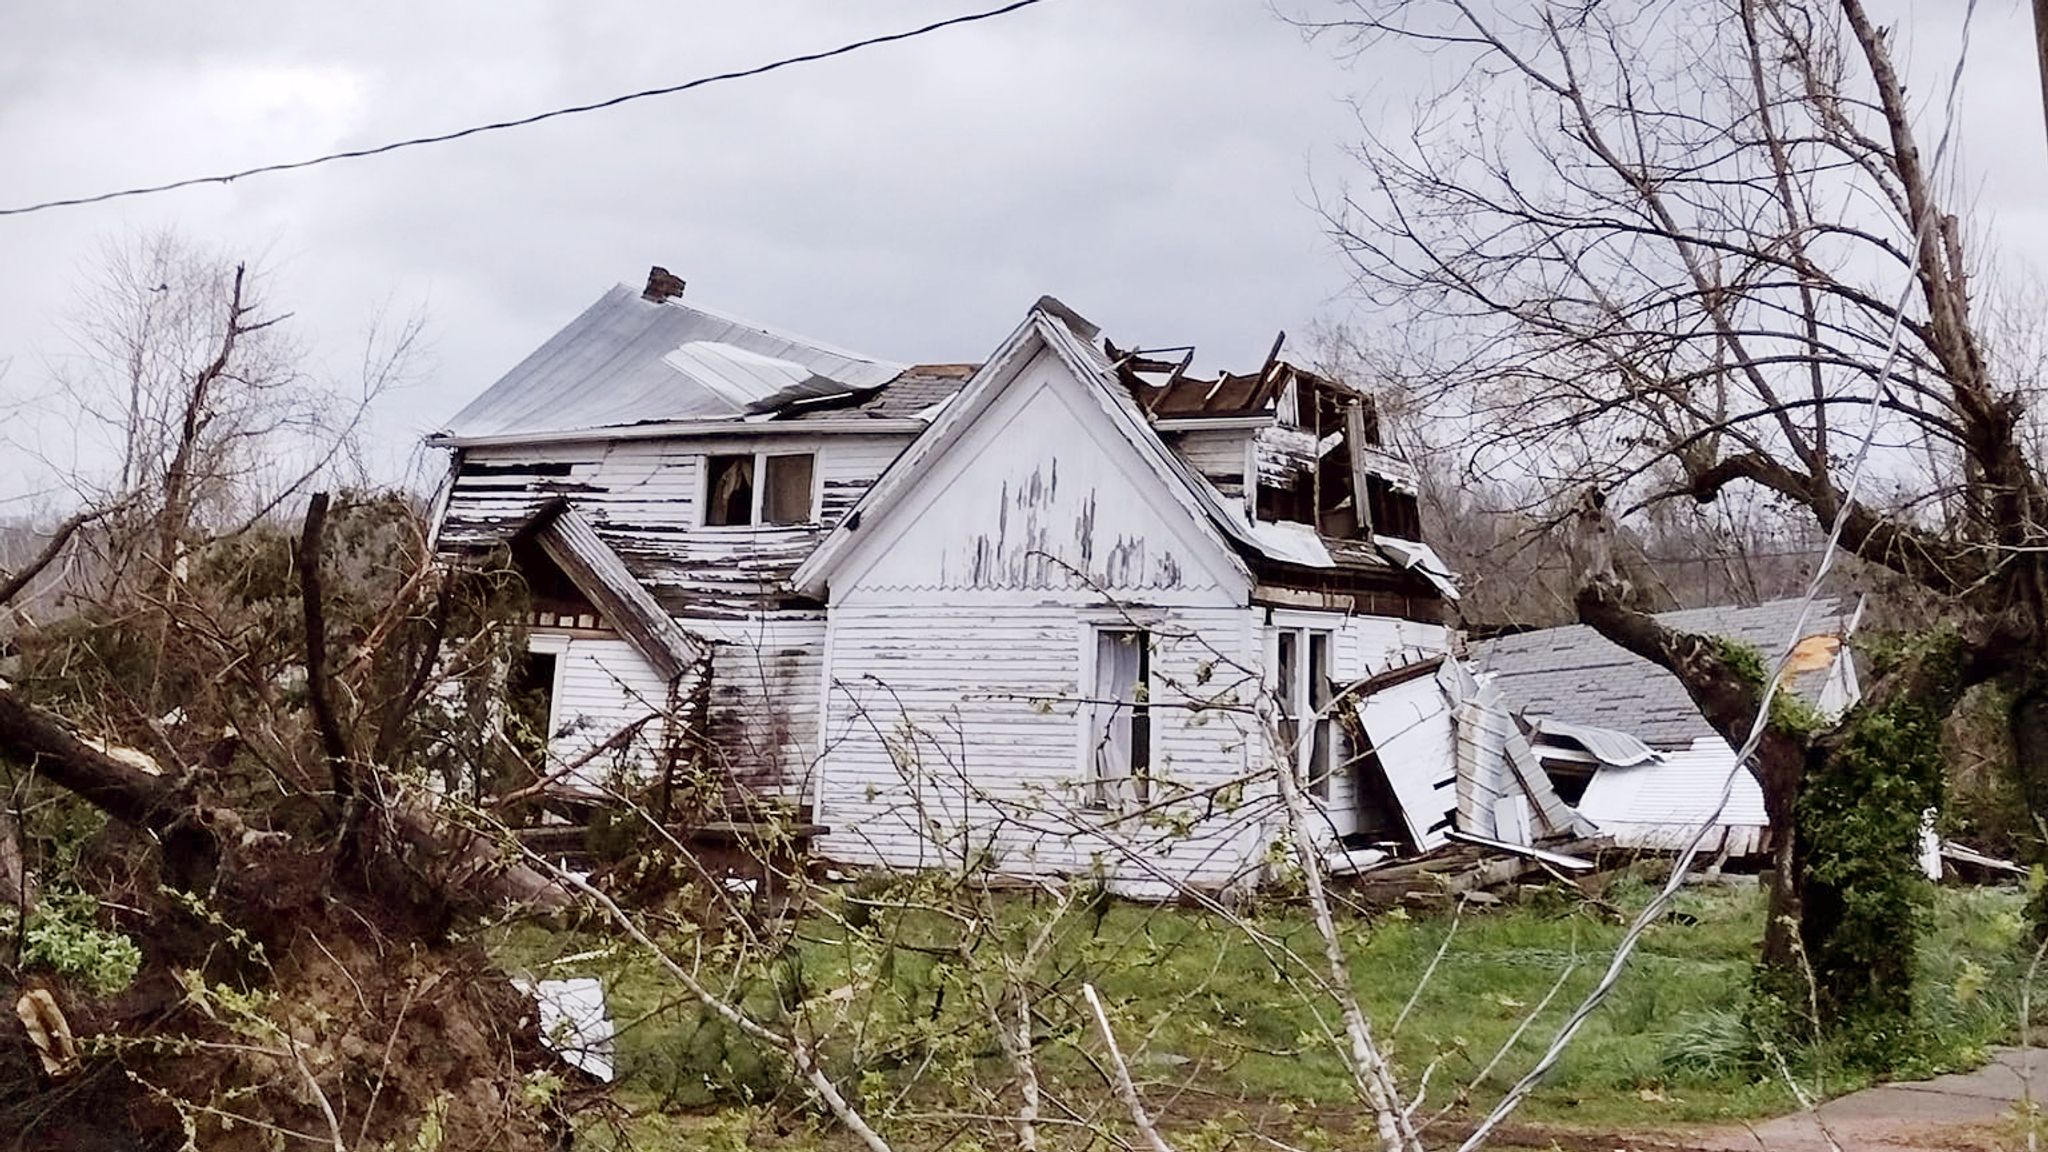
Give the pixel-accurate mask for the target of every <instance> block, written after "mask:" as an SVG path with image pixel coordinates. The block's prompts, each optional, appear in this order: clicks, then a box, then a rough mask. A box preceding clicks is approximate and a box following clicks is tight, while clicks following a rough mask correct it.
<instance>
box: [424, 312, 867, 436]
mask: <svg viewBox="0 0 2048 1152" xmlns="http://www.w3.org/2000/svg"><path fill="white" fill-rule="evenodd" d="M904 370H905V368H904V365H901V364H894V363H891V362H889V361H885V360H878V359H875V358H873V357H870V356H863V355H860V354H858V353H854V352H848V351H845V350H843V349H839V348H834V347H832V346H830V345H828V344H824V343H821V342H819V341H817V340H813V339H810V338H809V337H805V336H797V335H794V334H792V333H788V332H782V331H778V330H776V329H773V328H770V327H767V326H766V325H763V324H756V323H754V322H752V321H748V320H742V319H739V318H738V317H735V316H728V315H725V314H724V313H720V312H714V311H712V310H711V309H708V308H700V307H697V306H695V305H691V304H684V303H682V302H681V301H680V300H678V299H667V300H649V299H647V298H646V297H645V296H643V295H642V294H641V293H640V292H638V291H635V290H634V289H633V288H630V287H628V286H626V285H624V284H620V285H617V286H616V287H614V288H612V289H611V290H610V291H609V292H606V293H605V294H604V295H603V296H601V297H599V298H598V300H597V302H596V303H594V304H592V305H591V306H590V307H589V308H586V309H585V310H584V311H583V314H582V315H580V316H578V317H577V318H576V319H574V320H572V321H570V322H569V324H568V325H567V326H566V327H564V328H563V329H562V330H561V331H559V332H557V333H555V334H554V335H553V336H551V337H549V338H548V341H547V342H546V343H545V344H542V345H541V346H540V347H539V348H537V349H535V350H534V351H533V352H532V353H531V354H530V355H528V356H527V357H526V359H524V360H521V361H520V362H519V363H518V364H517V365H515V366H514V367H513V368H512V370H511V371H509V372H507V373H505V375H503V376H501V377H499V379H498V381H497V382H496V383H495V384H492V385H491V386H490V387H489V388H487V389H485V390H484V392H483V394H482V395H481V396H478V397H477V398H476V399H475V400H473V401H471V402H470V404H469V405H468V406H467V407H465V408H464V409H463V410H462V411H460V412H458V413H456V414H455V416H454V418H453V419H451V420H449V421H448V424H447V426H446V428H444V429H443V431H442V432H441V433H440V434H439V435H438V436H437V437H435V439H436V440H439V441H441V442H453V441H465V442H477V441H481V440H488V439H490V438H492V437H509V436H520V435H531V434H534V433H545V432H569V431H581V430H594V429H600V428H618V427H626V426H631V425H635V424H648V423H662V422H670V421H684V420H721V419H724V420H734V419H739V418H741V417H744V416H748V415H752V414H757V413H764V412H772V411H775V410H777V409H779V408H782V407H784V406H786V405H789V404H792V403H795V402H800V401H804V400H819V399H828V398H855V397H858V396H860V394H862V393H863V392H867V391H870V390H874V389H879V388H882V387H883V386H884V385H887V384H888V383H890V382H891V381H893V380H895V379H897V378H898V377H899V376H902V375H903V373H904Z"/></svg>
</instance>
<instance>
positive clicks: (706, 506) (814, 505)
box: [696, 448, 824, 529]
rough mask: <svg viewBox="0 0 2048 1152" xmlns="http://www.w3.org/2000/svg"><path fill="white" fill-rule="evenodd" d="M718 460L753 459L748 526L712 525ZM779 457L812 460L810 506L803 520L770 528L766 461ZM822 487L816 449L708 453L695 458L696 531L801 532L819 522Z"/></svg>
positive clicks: (746, 524)
mask: <svg viewBox="0 0 2048 1152" xmlns="http://www.w3.org/2000/svg"><path fill="white" fill-rule="evenodd" d="M720 456H750V457H752V458H753V461H754V483H753V488H754V490H753V492H752V494H751V499H750V501H749V502H748V506H747V522H746V523H745V524H713V523H711V461H712V460H713V459H715V458H717V457H720ZM778 456H808V457H810V458H811V490H810V502H809V505H808V506H807V509H806V514H805V516H804V518H803V519H802V520H792V521H790V522H789V523H786V524H771V523H769V522H768V521H767V520H766V519H764V516H765V515H766V513H767V511H768V461H769V460H770V459H772V458H774V457H778ZM823 487H824V485H823V481H822V477H821V474H820V472H819V469H818V450H817V449H816V448H804V449H794V448H789V449H775V448H755V449H751V450H748V451H732V452H717V451H711V450H709V449H707V450H705V451H703V452H700V453H698V454H697V516H696V522H697V527H699V528H711V529H726V528H733V529H754V528H800V527H803V526H804V525H806V524H816V523H819V522H820V519H821V515H822V514H821V510H820V507H819V506H820V503H821V493H822V491H823Z"/></svg>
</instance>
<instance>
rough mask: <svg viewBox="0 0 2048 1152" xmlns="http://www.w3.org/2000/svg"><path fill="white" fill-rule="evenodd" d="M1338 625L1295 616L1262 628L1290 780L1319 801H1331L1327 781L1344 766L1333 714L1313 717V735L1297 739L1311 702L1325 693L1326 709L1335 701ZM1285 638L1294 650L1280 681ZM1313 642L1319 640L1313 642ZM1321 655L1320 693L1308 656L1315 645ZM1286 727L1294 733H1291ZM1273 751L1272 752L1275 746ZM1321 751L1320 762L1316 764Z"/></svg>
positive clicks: (1311, 709) (1311, 711) (1313, 710)
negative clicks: (1283, 680)
mask: <svg viewBox="0 0 2048 1152" xmlns="http://www.w3.org/2000/svg"><path fill="white" fill-rule="evenodd" d="M1340 632H1341V629H1339V628H1338V627H1336V626H1335V625H1331V626H1328V627H1318V626H1317V625H1315V624H1309V623H1305V622H1300V621H1294V620H1279V619H1276V620H1274V621H1273V622H1272V623H1270V624H1268V625H1267V626H1266V680H1267V688H1268V690H1269V691H1272V692H1273V694H1274V700H1275V702H1276V703H1277V704H1278V706H1279V707H1278V709H1277V712H1278V716H1277V719H1276V726H1277V727H1278V728H1279V732H1280V735H1281V737H1282V739H1283V740H1284V741H1285V742H1286V743H1287V744H1290V745H1292V747H1291V748H1290V749H1288V751H1290V752H1291V753H1292V756H1293V760H1294V771H1295V779H1296V780H1298V781H1300V782H1301V785H1302V791H1303V792H1304V793H1306V794H1307V795H1308V796H1309V798H1310V799H1312V800H1314V801H1315V802H1316V803H1318V804H1325V805H1326V804H1328V803H1329V802H1330V793H1331V781H1332V780H1333V779H1335V777H1336V775H1337V772H1338V770H1339V769H1340V768H1342V767H1343V766H1344V762H1345V761H1346V760H1347V759H1348V758H1347V757H1345V756H1343V755H1340V751H1341V750H1340V748H1339V746H1338V745H1339V741H1340V738H1341V737H1342V735H1343V732H1342V729H1341V728H1340V727H1339V726H1338V724H1337V716H1336V712H1335V711H1334V710H1333V709H1332V710H1327V711H1325V712H1324V714H1323V715H1322V717H1321V718H1320V719H1318V720H1316V721H1315V726H1316V728H1315V733H1314V736H1313V737H1312V738H1310V739H1307V740H1304V739H1301V738H1300V735H1299V733H1300V731H1301V730H1300V728H1299V727H1298V725H1299V724H1300V723H1301V721H1302V720H1303V719H1304V718H1306V717H1309V716H1313V715H1315V713H1316V711H1317V709H1316V708H1315V707H1314V706H1313V705H1314V702H1315V701H1316V700H1317V699H1318V698H1319V697H1328V700H1326V701H1325V707H1326V708H1327V705H1328V704H1329V703H1330V702H1332V701H1334V700H1335V698H1336V697H1335V691H1336V689H1335V687H1334V685H1335V682H1336V672H1337V643H1338V637H1339V634H1340ZM1283 635H1285V636H1287V637H1289V640H1290V644H1291V647H1292V648H1293V650H1294V667H1293V668H1292V669H1291V670H1290V674H1289V675H1288V677H1287V679H1288V680H1289V683H1287V684H1285V685H1282V684H1281V683H1280V682H1279V680H1280V672H1281V669H1280V648H1281V637H1282V636H1283ZM1317 641H1321V644H1320V645H1318V643H1317ZM1318 647H1320V648H1321V649H1322V653H1323V667H1322V669H1321V673H1322V677H1323V681H1324V683H1323V686H1322V691H1321V692H1318V691H1317V690H1316V685H1315V669H1314V667H1313V665H1314V660H1313V659H1312V657H1313V654H1314V653H1315V651H1316V649H1317V648H1318ZM1290 731H1291V732H1292V733H1293V734H1292V735H1290V734H1289V733H1290ZM1276 751H1277V750H1276ZM1319 751H1320V760H1321V764H1320V765H1318V764H1317V763H1316V761H1317V760H1318V752H1319Z"/></svg>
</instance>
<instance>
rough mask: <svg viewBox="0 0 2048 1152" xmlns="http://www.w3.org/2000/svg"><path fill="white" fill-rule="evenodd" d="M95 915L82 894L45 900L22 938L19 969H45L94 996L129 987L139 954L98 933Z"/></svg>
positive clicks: (124, 941)
mask: <svg viewBox="0 0 2048 1152" xmlns="http://www.w3.org/2000/svg"><path fill="white" fill-rule="evenodd" d="M99 910H100V906H99V901H97V900H95V899H93V898H92V897H91V896H88V895H86V894H85V893H83V892H76V891H55V892H51V893H49V894H47V895H46V896H45V897H44V898H43V900H42V902H41V903H39V904H38V905H37V906H36V909H35V911H34V912H32V913H31V914H30V915H29V918H28V925H27V927H26V928H25V929H24V930H23V932H22V946H21V963H22V966H23V967H24V968H47V969H49V970H50V971H52V972H54V973H56V974H57V975H59V976H62V977H64V978H65V979H66V980H69V981H72V982H73V983H76V984H78V985H79V986H81V987H83V988H84V989H86V990H87V991H89V992H91V993H92V994H93V995H95V996H111V995H113V994H114V993H116V992H119V991H121V990H122V989H123V988H126V987H128V985H129V984H130V983H132V982H133V981H134V979H135V974H136V973H137V972H138V971H140V970H141V968H142V949H140V948H138V947H136V945H135V941H133V940H130V939H129V938H128V937H126V936H123V935H122V934H121V933H119V932H115V931H113V930H112V929H109V928H103V927H101V926H100V923H99Z"/></svg>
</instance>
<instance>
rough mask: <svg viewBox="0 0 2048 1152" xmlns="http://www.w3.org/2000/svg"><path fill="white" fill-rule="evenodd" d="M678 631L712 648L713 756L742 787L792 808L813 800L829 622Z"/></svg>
mask: <svg viewBox="0 0 2048 1152" xmlns="http://www.w3.org/2000/svg"><path fill="white" fill-rule="evenodd" d="M678 623H680V624H681V625H682V626H683V627H684V628H687V629H689V630H690V631H691V632H694V633H696V634H697V635H699V636H702V637H704V638H705V639H706V640H709V641H711V642H712V651H711V701H710V725H709V728H710V730H709V737H710V741H711V746H712V748H713V750H714V755H716V756H717V757H718V759H719V761H720V762H721V763H722V764H723V765H724V767H725V768H726V770H727V772H728V773H729V774H730V776H731V777H732V778H733V779H734V780H735V781H736V782H739V783H743V784H746V785H748V786H750V787H754V788H758V789H761V790H764V791H767V792H770V793H773V794H775V795H779V796H783V797H786V798H788V799H791V800H802V799H805V798H806V797H808V796H809V794H810V791H811V789H810V786H809V785H810V780H811V776H812V772H813V767H814V762H815V759H816V754H817V749H818V683H819V680H820V679H821V677H822V676H823V675H824V646H825V617H824V614H823V613H822V612H782V613H773V614H767V615H762V616H757V617H755V618H753V619H749V620H738V621H734V620H713V619H690V618H682V619H679V620H678Z"/></svg>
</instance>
